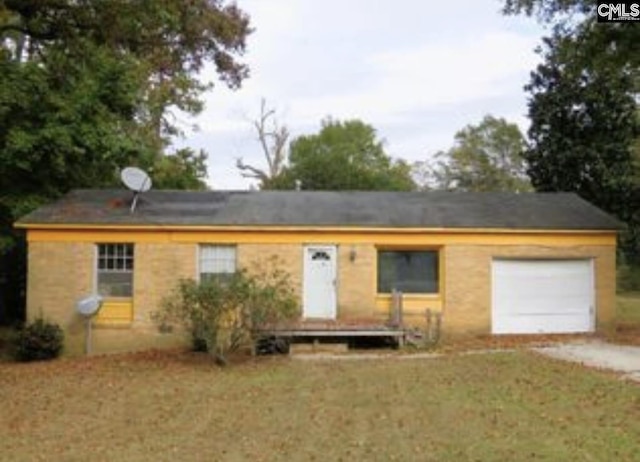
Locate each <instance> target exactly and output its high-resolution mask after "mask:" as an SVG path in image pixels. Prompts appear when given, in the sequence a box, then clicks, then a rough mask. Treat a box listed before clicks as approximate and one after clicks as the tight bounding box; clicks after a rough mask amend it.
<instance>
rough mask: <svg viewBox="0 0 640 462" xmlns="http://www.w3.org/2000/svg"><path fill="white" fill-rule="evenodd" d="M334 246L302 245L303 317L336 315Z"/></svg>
mask: <svg viewBox="0 0 640 462" xmlns="http://www.w3.org/2000/svg"><path fill="white" fill-rule="evenodd" d="M336 254H337V252H336V246H335V245H307V246H305V247H304V257H303V258H304V282H303V286H302V292H303V300H302V303H303V313H304V317H305V318H322V319H335V317H336Z"/></svg>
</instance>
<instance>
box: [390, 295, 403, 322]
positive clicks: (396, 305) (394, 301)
mask: <svg viewBox="0 0 640 462" xmlns="http://www.w3.org/2000/svg"><path fill="white" fill-rule="evenodd" d="M402 311H403V308H402V292H400V291H399V290H396V289H393V291H392V292H391V325H393V326H397V327H399V326H402V324H403V319H402V314H403V313H402Z"/></svg>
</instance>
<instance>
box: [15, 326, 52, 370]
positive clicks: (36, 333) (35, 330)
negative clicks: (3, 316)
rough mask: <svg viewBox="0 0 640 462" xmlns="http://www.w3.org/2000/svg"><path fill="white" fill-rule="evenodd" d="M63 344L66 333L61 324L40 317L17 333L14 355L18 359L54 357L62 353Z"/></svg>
mask: <svg viewBox="0 0 640 462" xmlns="http://www.w3.org/2000/svg"><path fill="white" fill-rule="evenodd" d="M63 344H64V333H63V332H62V329H61V328H60V326H58V325H57V324H54V323H50V322H47V321H45V320H44V319H42V318H38V319H36V320H35V321H33V322H31V323H28V324H26V325H25V326H24V327H23V328H22V329H20V331H19V332H18V334H17V335H16V337H15V345H14V356H15V358H16V359H17V360H18V361H40V360H44V359H53V358H57V357H58V356H59V355H60V353H61V352H62V346H63Z"/></svg>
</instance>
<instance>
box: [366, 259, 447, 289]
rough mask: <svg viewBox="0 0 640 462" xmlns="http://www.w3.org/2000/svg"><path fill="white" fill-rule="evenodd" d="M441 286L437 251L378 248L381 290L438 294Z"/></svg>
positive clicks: (379, 287)
mask: <svg viewBox="0 0 640 462" xmlns="http://www.w3.org/2000/svg"><path fill="white" fill-rule="evenodd" d="M438 285H439V283H438V251H436V250H379V251H378V293H384V294H386V293H391V292H393V290H394V289H395V290H399V291H400V292H403V293H409V294H436V293H438Z"/></svg>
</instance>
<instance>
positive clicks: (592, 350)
mask: <svg viewBox="0 0 640 462" xmlns="http://www.w3.org/2000/svg"><path fill="white" fill-rule="evenodd" d="M533 350H534V351H536V352H538V353H541V354H543V355H545V356H549V357H552V358H556V359H563V360H565V361H573V362H578V363H582V364H584V365H585V366H590V367H598V368H602V369H610V370H613V371H616V372H620V373H621V374H622V376H623V378H625V379H629V380H634V381H636V382H640V347H636V346H623V345H613V344H611V343H606V342H602V341H599V340H594V341H589V342H585V343H570V344H563V345H555V346H549V347H540V348H534V349H533Z"/></svg>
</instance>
